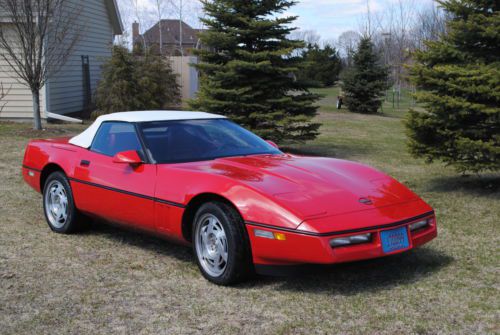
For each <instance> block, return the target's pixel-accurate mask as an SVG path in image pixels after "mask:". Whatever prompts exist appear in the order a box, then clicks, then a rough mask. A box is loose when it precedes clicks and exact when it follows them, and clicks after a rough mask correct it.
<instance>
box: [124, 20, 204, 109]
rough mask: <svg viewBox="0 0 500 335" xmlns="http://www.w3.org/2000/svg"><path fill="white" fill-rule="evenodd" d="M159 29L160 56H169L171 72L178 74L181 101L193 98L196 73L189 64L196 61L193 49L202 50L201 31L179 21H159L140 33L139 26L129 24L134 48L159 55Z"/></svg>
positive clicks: (196, 87) (196, 80) (137, 24)
mask: <svg viewBox="0 0 500 335" xmlns="http://www.w3.org/2000/svg"><path fill="white" fill-rule="evenodd" d="M160 27H161V32H162V34H161V40H162V43H161V44H162V49H161V54H162V55H163V56H165V57H168V59H169V61H170V64H171V66H172V70H173V71H174V73H176V74H177V78H178V84H179V86H180V87H181V99H182V100H186V99H191V98H194V97H195V95H196V92H198V84H199V83H198V71H196V69H195V68H194V67H192V66H191V64H195V63H197V62H198V57H196V56H194V55H193V50H194V49H198V48H201V47H202V45H201V42H200V39H199V37H198V34H199V33H200V32H201V31H203V30H202V29H194V28H192V27H191V26H190V25H188V24H187V23H186V22H184V21H181V20H172V19H167V20H161V21H158V22H157V23H156V24H155V25H153V26H152V27H151V28H149V29H148V30H146V31H145V32H144V33H143V34H140V33H139V28H140V27H139V23H137V22H134V23H133V24H132V41H133V46H134V49H136V50H142V49H144V48H148V49H150V50H152V51H153V52H154V53H156V54H160V48H159V46H160Z"/></svg>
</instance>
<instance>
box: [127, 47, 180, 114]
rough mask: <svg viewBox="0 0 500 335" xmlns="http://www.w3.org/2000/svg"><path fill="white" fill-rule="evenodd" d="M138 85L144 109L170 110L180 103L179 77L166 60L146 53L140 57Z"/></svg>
mask: <svg viewBox="0 0 500 335" xmlns="http://www.w3.org/2000/svg"><path fill="white" fill-rule="evenodd" d="M137 62H138V66H137V68H136V70H135V71H137V75H136V76H137V77H138V80H137V85H138V86H139V87H138V89H139V92H140V94H139V97H138V98H139V99H140V101H141V105H142V106H141V107H142V108H143V109H170V108H175V107H177V106H178V105H179V102H180V99H179V97H180V91H179V84H178V83H177V75H176V74H175V73H174V72H173V71H172V68H171V66H170V63H169V62H168V61H167V60H165V59H164V58H162V57H160V56H157V55H153V54H151V53H146V55H145V56H142V57H141V56H139V57H138V61H137Z"/></svg>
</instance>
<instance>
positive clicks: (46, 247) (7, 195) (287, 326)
mask: <svg viewBox="0 0 500 335" xmlns="http://www.w3.org/2000/svg"><path fill="white" fill-rule="evenodd" d="M318 91H319V92H321V93H323V94H325V95H326V97H325V98H324V99H323V101H322V102H321V113H320V114H319V115H318V118H317V119H318V121H319V122H321V123H322V124H323V126H322V128H321V136H319V137H318V139H317V140H316V141H313V142H311V143H307V144H305V145H297V146H294V147H292V148H290V149H291V150H293V151H294V152H300V153H301V154H311V155H324V156H331V157H339V158H345V159H351V160H356V161H361V162H364V163H367V164H371V165H373V166H375V167H377V168H379V169H381V170H383V171H385V172H387V173H389V174H391V175H393V176H394V177H396V178H398V179H399V180H400V181H402V182H404V183H405V184H407V185H408V186H410V187H411V188H412V189H413V190H415V191H416V192H417V193H419V194H420V195H421V196H422V197H423V198H424V199H425V200H426V201H427V202H428V203H430V204H431V205H432V206H433V207H434V208H435V210H436V213H437V218H438V224H439V237H438V238H437V239H436V240H434V241H432V242H431V243H429V244H428V245H426V246H424V247H422V248H420V249H417V250H414V251H410V252H408V253H404V254H400V255H396V256H391V257H387V258H383V259H378V260H372V261H365V262H358V263H352V264H344V265H338V266H331V267H326V268H319V269H317V270H315V271H312V272H311V273H308V274H304V275H303V276H299V277H289V278H272V277H259V278H257V279H256V280H253V281H251V282H248V283H245V284H242V285H240V286H237V287H231V288H226V287H218V286H215V285H213V284H210V283H208V282H207V281H205V280H204V279H203V278H202V276H201V275H200V274H199V272H198V269H197V267H196V265H195V263H194V257H193V255H192V252H191V250H190V249H188V248H184V247H179V246H177V245H173V244H171V243H169V242H166V241H163V240H160V239H157V238H155V237H150V236H146V235H142V234H138V233H135V232H129V231H125V230H122V229H119V228H114V227H110V226H107V225H103V224H99V223H96V224H94V225H93V227H92V229H90V230H89V231H87V232H85V233H82V234H78V235H72V236H67V235H66V236H65V235H59V234H54V233H51V232H50V230H49V228H48V226H47V224H46V223H45V220H44V217H43V213H42V203H41V196H40V195H39V194H36V193H35V192H34V191H32V190H31V189H29V188H28V186H26V185H25V184H24V183H23V181H22V179H21V176H20V165H21V161H22V155H23V149H24V146H25V144H26V142H27V141H28V139H29V138H31V137H35V136H38V137H40V136H41V137H50V136H59V135H66V134H73V133H76V132H78V131H80V130H81V129H82V127H81V126H67V125H64V126H63V125H58V126H56V125H51V126H50V127H48V130H46V131H44V132H43V133H36V132H33V131H31V130H30V129H29V127H30V125H29V124H13V123H0V146H1V150H2V151H1V160H0V178H1V180H2V182H1V183H0V185H1V186H0V191H1V192H0V219H1V221H0V222H1V223H0V333H1V334H19V333H33V334H44V333H47V334H61V333H73V334H85V333H101V334H103V333H111V332H113V333H124V334H150V333H151V334H159V333H161V334H173V333H208V334H235V333H242V334H296V333H298V334H312V333H319V334H323V333H324V334H327V333H328V334H332V333H342V334H345V333H347V334H401V333H405V334H407V333H410V334H472V333H487V334H500V331H499V329H500V327H499V325H500V312H499V311H500V293H499V290H500V281H499V278H500V275H499V274H500V271H499V270H500V264H499V261H500V257H499V256H500V253H499V251H500V250H499V245H500V243H499V242H500V224H499V223H500V222H499V221H500V175H498V174H487V175H483V176H481V177H477V176H471V177H461V176H458V175H457V174H456V173H455V171H454V170H453V169H451V168H446V167H443V166H442V165H440V164H438V163H436V164H433V165H425V164H424V163H423V162H422V161H420V160H415V159H414V158H412V157H411V156H410V155H409V154H408V153H407V151H406V147H405V141H406V139H405V133H404V127H403V125H402V120H403V118H404V115H405V112H404V110H392V104H391V103H389V102H388V103H386V104H385V106H384V114H383V115H377V116H366V115H358V114H351V113H348V112H347V111H345V110H340V111H337V110H336V109H335V107H334V105H335V97H336V89H322V90H318ZM406 103H408V101H407V102H406ZM389 107H391V108H389ZM401 108H405V105H404V104H402V105H401ZM332 205H334V204H332Z"/></svg>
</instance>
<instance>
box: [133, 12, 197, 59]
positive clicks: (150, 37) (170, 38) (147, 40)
mask: <svg viewBox="0 0 500 335" xmlns="http://www.w3.org/2000/svg"><path fill="white" fill-rule="evenodd" d="M160 27H161V40H162V43H161V44H162V54H163V55H167V56H189V55H192V53H193V52H192V50H193V49H196V48H198V47H199V46H200V40H199V38H198V33H199V32H200V31H202V30H201V29H194V28H192V27H191V26H190V25H189V24H187V23H186V22H184V21H181V20H173V19H166V20H161V21H158V22H157V23H156V24H155V25H153V26H152V27H151V28H149V29H148V30H146V31H145V32H144V33H143V34H140V33H139V28H140V27H139V23H137V22H134V23H133V24H132V41H133V44H134V47H138V48H143V47H147V48H150V49H152V50H154V51H155V52H157V53H159V51H160V47H159V46H160Z"/></svg>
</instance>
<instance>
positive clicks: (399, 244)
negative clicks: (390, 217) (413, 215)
mask: <svg viewBox="0 0 500 335" xmlns="http://www.w3.org/2000/svg"><path fill="white" fill-rule="evenodd" d="M380 239H381V240H382V250H383V251H384V252H385V253H388V252H393V251H396V250H401V249H406V248H408V247H409V245H410V243H409V242H408V232H407V230H406V227H400V228H396V229H391V230H384V231H381V232H380Z"/></svg>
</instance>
